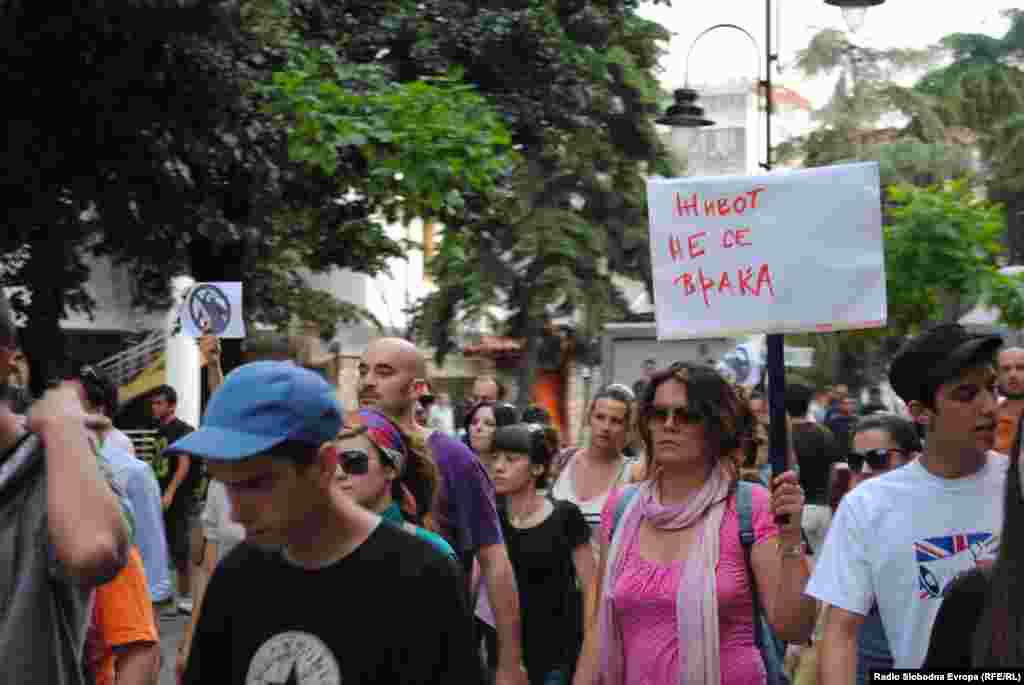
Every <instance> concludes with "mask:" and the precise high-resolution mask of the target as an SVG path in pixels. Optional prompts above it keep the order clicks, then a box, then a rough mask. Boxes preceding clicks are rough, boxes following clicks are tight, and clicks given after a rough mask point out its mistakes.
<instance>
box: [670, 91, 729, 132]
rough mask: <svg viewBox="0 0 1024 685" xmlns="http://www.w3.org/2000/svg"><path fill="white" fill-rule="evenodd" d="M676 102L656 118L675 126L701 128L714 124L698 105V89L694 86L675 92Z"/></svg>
mask: <svg viewBox="0 0 1024 685" xmlns="http://www.w3.org/2000/svg"><path fill="white" fill-rule="evenodd" d="M673 96H674V98H675V102H674V103H673V104H672V106H671V107H669V108H668V109H667V110H666V111H665V114H664V116H661V117H658V118H657V119H655V122H657V123H659V124H661V125H663V126H672V127H674V128H701V127H703V126H713V125H714V123H715V122H713V121H711V120H710V119H708V118H706V117H705V116H704V110H703V109H702V108H700V107H698V106H697V104H696V102H697V91H695V90H694V89H692V88H680V89H679V90H677V91H675V93H674V94H673Z"/></svg>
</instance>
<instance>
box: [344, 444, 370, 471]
mask: <svg viewBox="0 0 1024 685" xmlns="http://www.w3.org/2000/svg"><path fill="white" fill-rule="evenodd" d="M338 465H339V466H341V469H342V470H343V471H344V472H345V473H347V474H348V475H350V476H362V475H364V474H365V473H366V472H367V471H369V470H370V455H369V454H367V453H366V452H364V451H363V450H345V451H344V452H342V453H341V455H339V457H338Z"/></svg>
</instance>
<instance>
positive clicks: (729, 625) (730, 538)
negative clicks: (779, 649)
mask: <svg viewBox="0 0 1024 685" xmlns="http://www.w3.org/2000/svg"><path fill="white" fill-rule="evenodd" d="M620 496H621V492H619V491H616V492H615V493H614V494H613V495H612V496H611V497H609V498H608V502H607V504H606V505H605V508H604V511H603V512H602V513H601V539H602V541H603V542H605V543H606V544H607V543H609V542H610V538H611V532H612V519H613V517H614V512H615V505H616V502H618V500H619V497H620ZM769 497H770V496H769V494H768V491H767V490H766V489H764V488H754V492H753V523H754V538H755V543H754V544H755V545H756V544H757V543H759V542H761V541H762V540H765V539H767V538H770V537H772V536H773V535H778V532H779V530H778V527H777V526H776V524H775V520H774V518H773V517H772V515H771V511H770V506H769ZM721 535H722V537H721V542H720V553H719V561H718V568H717V569H716V571H715V581H716V586H717V590H718V618H719V628H720V632H719V642H720V650H721V673H722V685H757V684H758V683H761V684H763V683H764V682H765V672H764V663H763V662H762V661H761V654H760V652H758V650H757V646H756V645H755V644H754V621H753V612H754V607H753V600H752V598H751V595H750V591H751V589H750V581H749V579H748V577H747V568H746V562H745V561H744V559H743V547H742V545H741V544H740V532H739V517H738V516H737V514H736V507H735V503H734V502H733V500H732V499H730V500H729V503H728V505H727V506H726V511H725V515H724V517H723V519H722V532H721ZM638 538H639V536H634V538H633V539H631V540H624V541H623V553H624V554H625V555H626V557H625V559H626V563H625V566H624V567H623V570H622V573H621V574H620V575H619V578H618V580H617V581H616V583H615V587H614V588H613V589H612V592H613V594H614V603H615V612H616V618H617V619H618V621H619V625H620V626H622V640H623V658H624V666H625V673H624V675H625V685H678V682H679V667H680V663H681V661H680V660H681V659H685V658H686V655H685V653H684V652H683V651H682V650H681V649H680V645H679V630H678V628H677V626H676V590H677V588H678V587H679V582H680V579H681V576H682V570H683V563H684V562H682V561H677V562H674V563H672V564H670V565H662V564H659V563H656V562H652V561H648V560H647V559H644V558H643V557H642V556H640V552H639V549H638V548H637V544H636V543H637V539H638Z"/></svg>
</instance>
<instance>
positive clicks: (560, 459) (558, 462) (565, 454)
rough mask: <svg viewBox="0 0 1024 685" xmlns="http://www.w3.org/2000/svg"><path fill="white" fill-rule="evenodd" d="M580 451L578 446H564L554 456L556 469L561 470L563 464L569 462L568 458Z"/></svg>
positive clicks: (563, 466)
mask: <svg viewBox="0 0 1024 685" xmlns="http://www.w3.org/2000/svg"><path fill="white" fill-rule="evenodd" d="M579 451H580V448H579V447H566V448H565V449H564V450H562V451H561V452H559V453H558V455H557V456H556V457H555V466H557V467H558V471H559V472H561V471H562V469H564V468H565V465H566V464H568V463H569V460H570V459H572V458H573V456H575V455H576V453H577V452H579Z"/></svg>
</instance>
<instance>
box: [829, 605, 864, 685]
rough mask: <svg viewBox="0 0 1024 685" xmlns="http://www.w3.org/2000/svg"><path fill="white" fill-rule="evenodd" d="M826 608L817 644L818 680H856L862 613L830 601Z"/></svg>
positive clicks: (839, 683) (836, 683)
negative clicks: (858, 639)
mask: <svg viewBox="0 0 1024 685" xmlns="http://www.w3.org/2000/svg"><path fill="white" fill-rule="evenodd" d="M825 612H826V615H825V634H824V636H823V637H822V640H821V646H820V647H819V648H818V649H819V653H818V682H819V683H820V684H821V685H853V684H854V683H855V682H856V680H857V636H858V634H859V633H860V626H861V624H863V623H864V617H863V616H861V615H860V614H857V613H854V612H852V611H846V610H845V609H840V608H839V607H836V606H832V605H826V606H825Z"/></svg>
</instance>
